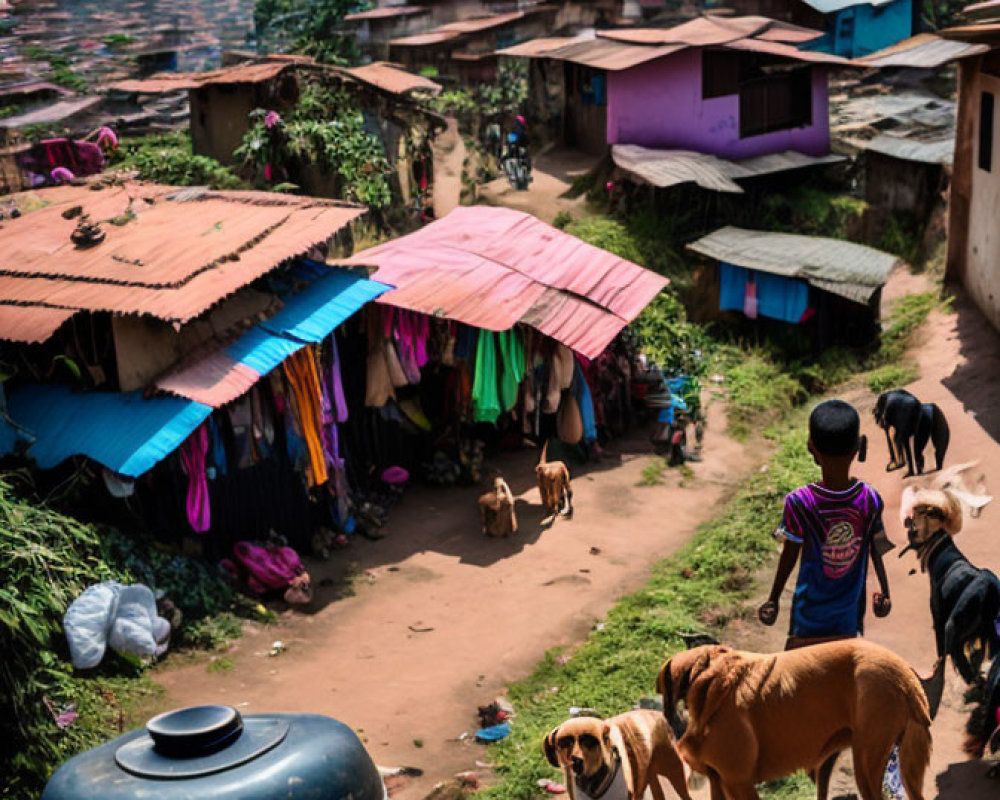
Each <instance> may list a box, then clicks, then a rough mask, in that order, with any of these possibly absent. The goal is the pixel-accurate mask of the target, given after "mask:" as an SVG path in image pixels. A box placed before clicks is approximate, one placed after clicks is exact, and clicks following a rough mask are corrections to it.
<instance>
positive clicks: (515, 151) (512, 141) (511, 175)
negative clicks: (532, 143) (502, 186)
mask: <svg viewBox="0 0 1000 800" xmlns="http://www.w3.org/2000/svg"><path fill="white" fill-rule="evenodd" d="M502 166H503V171H504V174H505V175H506V176H507V180H508V181H509V182H510V185H511V186H512V187H514V189H516V190H517V191H519V192H524V191H527V190H528V184H529V183H530V182H531V161H530V159H529V157H528V148H527V147H525V146H524V145H523V144H521V143H520V141H519V139H518V137H517V134H514V133H510V134H508V135H507V152H506V153H504V157H503V164H502Z"/></svg>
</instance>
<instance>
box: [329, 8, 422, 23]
mask: <svg viewBox="0 0 1000 800" xmlns="http://www.w3.org/2000/svg"><path fill="white" fill-rule="evenodd" d="M429 10H430V9H427V8H424V7H423V6H388V7H386V8H372V9H369V10H368V11H357V12H355V13H354V14H348V15H347V16H346V17H344V22H368V21H370V20H380V19H392V18H394V17H412V16H416V15H417V14H426V13H427V12H428V11H429Z"/></svg>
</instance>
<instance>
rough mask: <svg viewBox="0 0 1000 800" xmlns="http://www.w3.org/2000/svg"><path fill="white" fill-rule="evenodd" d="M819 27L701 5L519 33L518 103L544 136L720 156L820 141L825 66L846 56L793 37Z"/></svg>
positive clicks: (575, 143)
mask: <svg viewBox="0 0 1000 800" xmlns="http://www.w3.org/2000/svg"><path fill="white" fill-rule="evenodd" d="M821 35H822V34H821V33H820V32H819V31H812V30H808V29H805V28H800V27H797V26H794V25H790V24H788V23H783V22H776V21H774V20H769V19H766V18H765V17H735V18H732V17H730V18H724V17H700V18H698V19H695V20H691V21H690V22H686V23H684V24H683V25H679V26H677V27H675V28H668V29H660V28H627V29H620V30H608V31H600V32H598V33H597V34H596V35H595V36H593V37H591V38H582V37H577V38H574V39H551V38H550V39H544V40H535V41H531V42H525V43H524V44H523V45H519V46H516V47H513V48H510V49H508V50H507V51H502V54H503V55H510V56H522V57H527V58H530V59H531V69H530V71H529V75H530V77H531V84H532V86H531V92H530V99H529V102H531V101H541V102H538V103H537V104H532V107H531V108H529V113H530V114H532V118H533V119H534V120H535V124H537V125H538V126H539V127H542V128H547V129H548V132H549V134H550V137H551V138H553V139H555V140H556V141H557V142H560V143H562V144H564V145H566V146H569V147H576V148H579V149H582V150H585V151H589V152H594V153H602V152H604V151H606V150H607V148H608V147H609V146H610V145H639V146H642V147H646V148H650V149H656V150H689V151H695V152H699V153H706V154H709V155H714V156H718V157H719V158H723V159H734V160H738V159H745V158H751V157H754V156H762V155H768V154H771V153H781V152H785V151H796V152H798V153H802V154H804V155H808V156H817V157H818V156H824V155H826V154H827V153H829V152H830V128H829V98H828V90H827V77H828V71H829V69H830V67H831V65H835V64H836V65H844V64H847V63H848V62H846V61H845V60H844V59H842V58H838V57H836V56H831V55H828V54H825V53H816V52H812V51H807V50H800V49H798V45H801V44H803V43H805V42H808V41H811V40H813V39H815V38H817V37H819V36H821Z"/></svg>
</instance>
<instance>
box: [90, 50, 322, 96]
mask: <svg viewBox="0 0 1000 800" xmlns="http://www.w3.org/2000/svg"><path fill="white" fill-rule="evenodd" d="M314 63H315V62H314V61H313V60H312V59H311V58H304V57H287V58H286V57H282V58H269V59H266V60H263V61H253V62H249V63H246V64H236V65H234V66H232V67H223V68H222V69H213V70H208V71H207V72H161V73H158V74H156V75H153V76H152V77H150V78H146V79H137V80H127V81H120V82H118V83H113V84H111V86H110V88H111V89H115V90H117V91H121V92H138V93H140V94H161V93H163V92H178V91H184V90H187V89H198V88H200V87H202V86H231V85H236V84H240V83H262V82H264V81H269V80H271V79H272V78H275V77H277V76H278V75H280V74H281V73H282V72H284V71H285V70H286V69H290V68H291V67H294V66H301V65H303V64H306V65H309V64H314Z"/></svg>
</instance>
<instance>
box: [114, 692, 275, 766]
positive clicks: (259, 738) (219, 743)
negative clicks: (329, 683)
mask: <svg viewBox="0 0 1000 800" xmlns="http://www.w3.org/2000/svg"><path fill="white" fill-rule="evenodd" d="M287 733H288V722H287V721H285V720H283V719H258V718H253V717H251V718H250V719H247V720H244V719H243V718H242V717H241V716H240V713H239V712H238V711H237V710H236V709H235V708H232V707H230V706H193V707H191V708H182V709H180V710H178V711H169V712H167V713H166V714H160V715H159V716H156V717H153V718H152V719H151V720H149V722H147V723H146V734H145V735H144V736H139V737H138V738H135V739H132V740H131V741H129V742H126V743H125V744H123V745H122V746H121V747H119V748H118V749H117V750H116V751H115V761H116V762H117V763H118V766H120V767H121V768H122V769H124V770H126V771H127V772H131V773H132V774H133V775H137V776H139V777H143V778H167V779H177V778H196V777H199V776H201V775H211V774H213V773H216V772H222V771H223V770H227V769H232V768H233V767H238V766H240V765H241V764H245V763H247V762H248V761H252V760H253V759H255V758H257V757H258V756H260V755H262V754H264V753H266V752H267V751H268V750H271V749H272V748H274V747H275V746H277V745H278V744H280V743H281V741H282V740H283V739H284V738H285V735H286V734H287Z"/></svg>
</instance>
